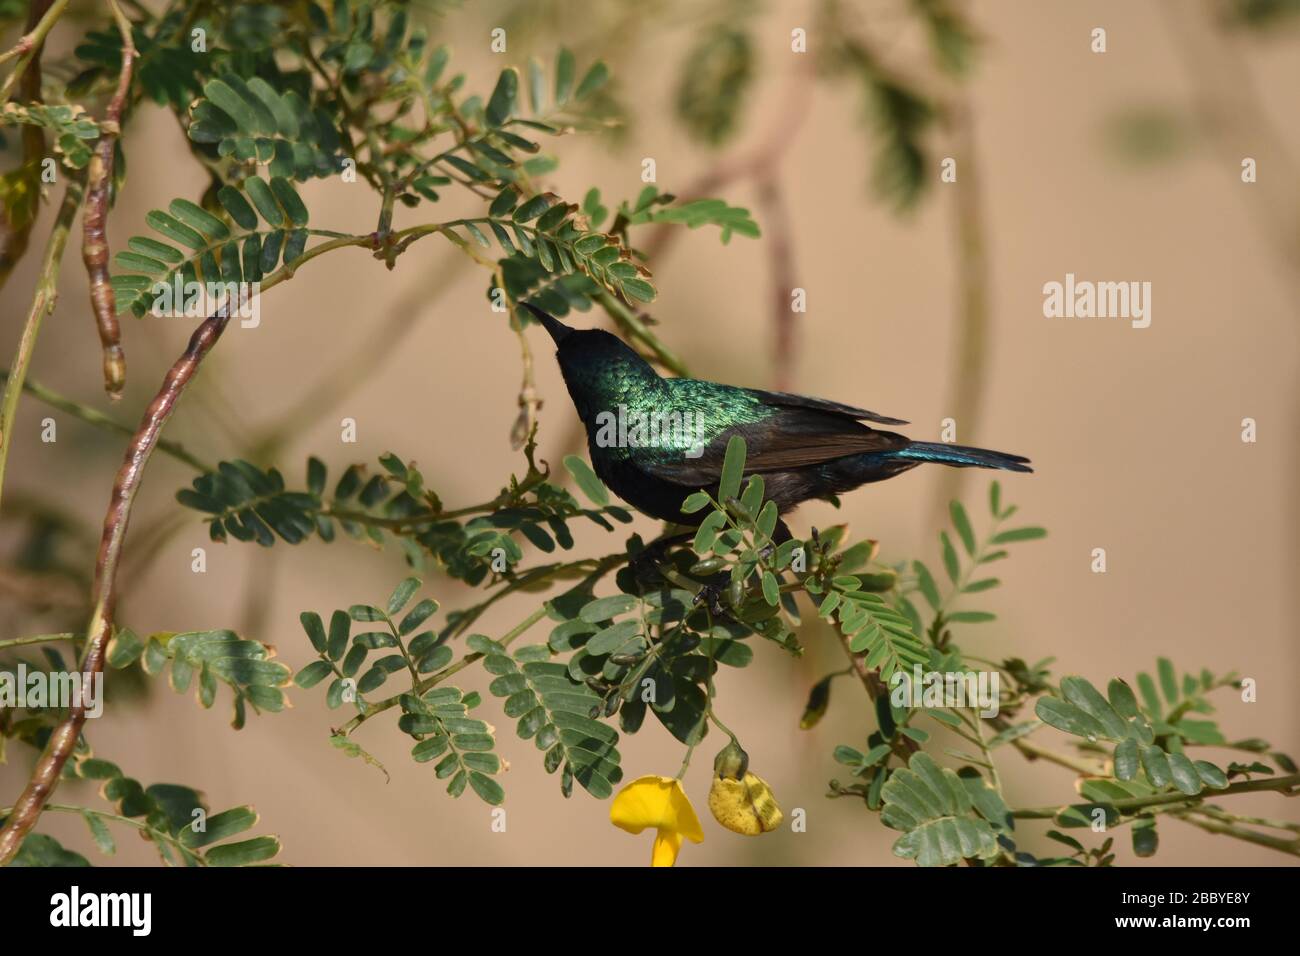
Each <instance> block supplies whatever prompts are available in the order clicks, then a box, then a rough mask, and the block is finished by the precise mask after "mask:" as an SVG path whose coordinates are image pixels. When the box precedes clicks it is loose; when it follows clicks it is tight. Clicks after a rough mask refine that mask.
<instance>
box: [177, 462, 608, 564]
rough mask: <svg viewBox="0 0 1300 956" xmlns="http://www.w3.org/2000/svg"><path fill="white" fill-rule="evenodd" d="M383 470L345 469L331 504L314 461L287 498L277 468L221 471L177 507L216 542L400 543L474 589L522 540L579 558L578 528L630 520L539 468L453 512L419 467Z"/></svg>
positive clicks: (416, 560) (517, 554)
mask: <svg viewBox="0 0 1300 956" xmlns="http://www.w3.org/2000/svg"><path fill="white" fill-rule="evenodd" d="M379 463H380V466H381V469H380V470H379V471H378V472H376V473H374V474H371V475H369V476H368V477H367V475H366V469H365V468H364V466H361V465H353V466H351V467H349V468H347V469H345V470H344V472H343V473H342V475H341V476H340V477H339V479H338V481H337V482H336V483H335V485H334V488H333V492H332V494H330V495H327V494H326V483H327V474H328V473H327V469H326V466H325V464H324V463H323V462H322V461H320V460H319V459H317V458H310V459H308V461H307V469H306V472H307V473H306V482H305V487H304V488H303V490H299V491H293V490H289V489H288V488H287V487H286V485H285V482H284V478H283V476H282V475H281V474H280V473H279V471H278V470H276V469H274V468H270V469H266V470H263V469H261V468H258V467H257V466H256V465H253V464H251V463H249V462H247V461H240V460H237V461H233V462H221V463H220V465H219V466H218V467H217V469H216V470H215V471H212V472H207V473H204V474H201V475H199V476H198V477H196V478H195V479H194V481H193V484H192V487H191V488H183V489H181V490H180V491H178V492H177V493H176V499H177V501H179V502H180V503H181V504H182V505H185V506H186V507H188V508H193V509H195V510H197V511H201V512H203V513H204V514H205V515H207V516H208V517H207V522H208V532H209V536H210V537H211V538H212V540H213V541H226V540H227V536H228V535H229V536H230V537H233V538H235V539H236V540H237V541H255V542H257V543H258V544H259V545H261V546H263V547H271V546H272V545H273V544H274V543H275V541H276V540H277V538H278V539H279V540H282V541H284V542H286V543H288V544H299V543H301V542H303V541H306V540H308V539H310V538H319V539H320V540H322V541H326V542H330V541H333V540H334V539H335V537H336V535H337V531H338V530H342V532H343V533H344V534H345V535H347V536H349V537H351V538H354V539H357V540H364V541H368V542H371V543H373V544H380V545H382V544H384V543H385V542H387V541H395V542H397V543H398V544H399V545H400V547H401V548H402V550H403V551H404V553H405V554H406V556H407V558H408V560H410V561H411V563H412V564H414V565H415V566H416V567H421V566H423V565H425V564H426V563H430V562H431V563H433V564H435V565H437V566H438V567H439V568H440V569H442V570H443V571H444V572H445V573H447V574H448V575H450V576H451V577H454V578H458V579H460V580H463V581H465V582H466V583H468V584H471V585H477V584H480V583H482V582H483V581H484V580H485V579H487V578H488V577H489V575H491V574H492V573H493V564H494V562H495V560H496V552H497V551H498V549H500V552H501V553H502V554H503V555H504V557H505V558H506V560H507V561H508V562H509V564H510V565H512V566H513V565H514V564H515V563H516V562H518V561H519V560H520V559H521V558H522V557H523V551H522V549H521V539H522V541H525V542H527V543H529V544H531V545H533V546H534V547H536V548H538V549H539V550H541V551H543V552H546V553H550V552H553V551H555V549H556V547H557V546H558V547H560V548H562V549H565V550H568V549H570V548H572V547H573V533H572V530H571V528H570V526H569V523H570V520H571V519H573V518H579V517H580V518H584V519H586V520H588V521H591V522H593V523H595V524H597V525H598V526H600V527H602V528H604V529H606V530H613V525H611V524H610V523H609V521H608V520H607V519H608V518H613V519H614V520H615V521H618V522H620V523H627V522H629V521H631V520H632V516H631V515H630V514H629V513H628V511H627V510H626V509H624V508H622V507H620V506H618V505H610V504H608V503H607V504H606V505H604V506H603V507H601V508H599V509H592V508H584V507H582V506H581V505H579V503H578V502H577V500H576V499H574V497H573V496H572V495H571V494H569V493H568V492H567V491H565V490H563V489H562V488H559V487H557V486H555V485H553V484H550V483H549V482H548V481H547V480H546V479H547V475H546V474H545V473H543V472H541V471H539V470H538V469H537V468H536V466H535V465H534V464H533V463H532V461H531V460H530V461H529V469H528V472H527V473H526V474H525V476H524V477H523V478H515V477H513V476H512V477H511V479H510V483H509V484H508V485H507V486H506V487H505V488H502V489H501V492H500V494H498V495H497V496H496V497H495V498H493V499H492V500H491V501H488V502H485V503H483V504H481V505H474V506H470V507H468V508H462V509H457V510H455V511H449V510H447V509H445V508H444V507H443V505H442V501H441V500H440V499H439V497H438V496H437V495H436V494H435V493H434V492H433V491H431V490H429V489H428V488H427V487H426V486H425V479H424V475H423V474H422V473H421V472H420V470H419V469H418V468H416V466H415V464H414V463H408V462H403V461H402V459H401V458H399V457H398V456H396V455H394V454H391V453H390V454H386V455H383V456H382V457H381V458H380V459H379ZM593 479H594V476H593ZM597 484H599V482H597ZM606 502H608V498H606ZM480 512H481V513H480Z"/></svg>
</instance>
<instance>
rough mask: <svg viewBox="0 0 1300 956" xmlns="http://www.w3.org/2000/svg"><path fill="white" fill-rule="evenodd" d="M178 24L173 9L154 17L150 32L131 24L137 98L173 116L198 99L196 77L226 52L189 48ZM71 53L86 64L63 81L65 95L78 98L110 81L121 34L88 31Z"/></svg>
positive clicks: (180, 14)
mask: <svg viewBox="0 0 1300 956" xmlns="http://www.w3.org/2000/svg"><path fill="white" fill-rule="evenodd" d="M184 21H185V11H184V10H181V9H179V8H178V9H176V10H174V11H171V12H170V13H168V14H166V15H164V16H163V17H162V18H160V19H159V21H158V23H157V24H156V25H154V27H153V29H152V30H149V29H147V28H145V27H143V26H136V27H135V28H134V29H133V30H132V31H131V39H132V43H133V44H134V45H135V49H136V53H137V57H136V61H135V66H134V68H133V72H134V76H135V79H134V83H133V85H134V86H135V87H136V89H137V90H139V92H140V95H142V96H144V97H146V98H148V99H150V100H152V101H153V102H154V103H157V104H158V105H159V106H164V105H165V106H170V107H171V108H172V109H173V110H175V111H177V112H178V113H181V112H183V111H184V110H185V109H186V108H187V107H188V106H189V104H190V102H191V101H192V100H193V99H194V98H195V97H197V96H198V95H199V93H200V90H201V82H200V79H199V78H200V77H201V76H202V75H203V74H204V73H206V72H207V71H208V70H209V69H211V68H212V65H213V61H214V60H221V59H224V58H225V56H226V52H227V51H222V50H220V49H209V50H207V51H199V50H195V49H194V48H193V42H192V37H191V36H190V35H189V34H188V33H186V32H185V31H184V30H183V29H182V26H183V24H184ZM75 52H76V55H77V58H78V59H79V60H81V61H82V62H83V63H85V64H86V66H85V68H84V69H83V70H82V71H81V72H80V73H78V74H77V76H75V77H74V78H73V79H72V80H71V81H70V82H69V84H68V91H69V92H70V93H72V94H74V95H81V94H83V93H86V92H89V91H90V90H91V89H92V88H93V87H95V86H96V85H99V84H105V85H107V84H109V83H113V82H116V79H117V75H118V72H119V71H120V70H121V68H122V35H121V34H120V33H119V32H118V31H117V30H116V29H112V28H110V29H105V30H90V31H89V32H87V33H86V35H85V37H84V38H82V41H81V42H80V43H79V44H77V48H76V51H75Z"/></svg>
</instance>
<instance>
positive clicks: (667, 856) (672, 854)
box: [650, 830, 682, 866]
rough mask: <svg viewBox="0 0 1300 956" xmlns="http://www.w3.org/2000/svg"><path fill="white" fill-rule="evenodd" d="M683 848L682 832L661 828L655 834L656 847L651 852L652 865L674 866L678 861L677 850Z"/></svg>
mask: <svg viewBox="0 0 1300 956" xmlns="http://www.w3.org/2000/svg"><path fill="white" fill-rule="evenodd" d="M681 848H682V837H681V834H679V833H670V832H669V831H667V830H660V831H659V832H658V833H656V834H655V845H654V849H653V850H652V851H651V852H650V865H651V866H672V865H673V864H675V863H676V862H677V852H678V851H679V850H680V849H681Z"/></svg>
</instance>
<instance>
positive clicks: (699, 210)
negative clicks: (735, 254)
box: [619, 186, 761, 246]
mask: <svg viewBox="0 0 1300 956" xmlns="http://www.w3.org/2000/svg"><path fill="white" fill-rule="evenodd" d="M619 215H620V216H621V217H622V218H623V219H624V220H626V222H627V224H628V225H631V226H637V225H642V224H644V223H649V222H672V223H680V224H682V225H684V226H686V227H688V228H690V229H698V228H699V227H700V226H717V227H718V228H719V229H721V230H722V232H721V239H722V244H723V245H724V246H725V245H726V244H727V243H728V242H730V241H731V236H732V234H733V233H736V234H738V235H742V236H748V237H749V238H750V239H757V238H758V237H759V236H760V235H761V232H760V230H759V228H758V223H756V222H754V220H753V219H752V218H750V215H749V210H748V209H741V208H739V207H737V206H729V205H727V203H726V202H725V201H724V200H721V199H695V200H692V201H691V202H686V203H680V204H676V199H675V197H673V196H671V195H667V194H664V193H660V192H659V190H658V189H657V188H656V187H654V186H646V187H645V188H644V189H642V190H641V192H640V194H639V195H638V196H637V198H636V202H635V203H632V204H628V203H623V205H622V206H620V207H619Z"/></svg>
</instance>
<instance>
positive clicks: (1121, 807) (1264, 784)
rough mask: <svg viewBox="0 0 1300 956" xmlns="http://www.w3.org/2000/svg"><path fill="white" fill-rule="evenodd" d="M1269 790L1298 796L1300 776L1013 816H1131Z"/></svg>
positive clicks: (1027, 810) (1089, 802) (1030, 809)
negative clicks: (1081, 811)
mask: <svg viewBox="0 0 1300 956" xmlns="http://www.w3.org/2000/svg"><path fill="white" fill-rule="evenodd" d="M1267 790H1276V791H1279V792H1281V793H1283V794H1286V795H1287V796H1295V795H1296V794H1297V793H1300V773H1292V774H1288V775H1286V776H1284V777H1259V778H1256V779H1255V780H1242V781H1239V782H1237V783H1234V784H1230V785H1229V786H1228V787H1226V788H1225V789H1223V790H1209V791H1202V792H1201V793H1200V794H1196V795H1189V794H1186V793H1183V792H1182V791H1180V790H1174V791H1171V792H1169V793H1153V794H1150V795H1148V796H1145V797H1128V798H1126V799H1124V800H1079V801H1076V803H1075V804H1066V805H1065V806H1061V807H1026V808H1024V809H1021V810H1012V811H1011V815H1012V816H1013V817H1015V818H1016V819H1017V820H1050V819H1052V818H1054V817H1055V816H1056V815H1057V814H1058V813H1060V812H1061V811H1063V810H1068V809H1069V808H1070V807H1071V806H1075V805H1078V804H1084V805H1087V806H1092V805H1096V806H1107V807H1114V808H1115V809H1116V810H1118V811H1119V812H1120V813H1127V812H1130V811H1135V810H1145V809H1147V808H1150V807H1160V806H1165V805H1167V804H1179V803H1191V804H1198V803H1200V802H1201V801H1202V800H1205V799H1207V798H1210V797H1228V796H1232V795H1234V794H1238V793H1258V792H1260V791H1267ZM1188 809H1191V808H1188Z"/></svg>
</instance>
